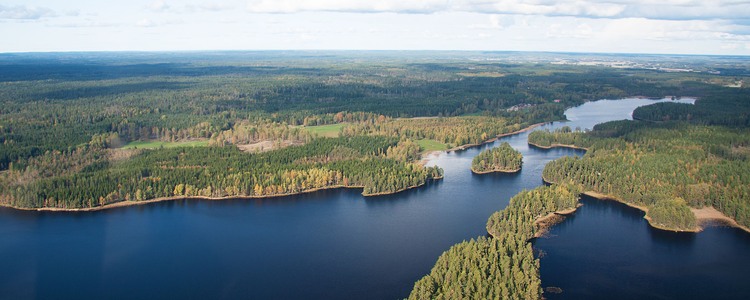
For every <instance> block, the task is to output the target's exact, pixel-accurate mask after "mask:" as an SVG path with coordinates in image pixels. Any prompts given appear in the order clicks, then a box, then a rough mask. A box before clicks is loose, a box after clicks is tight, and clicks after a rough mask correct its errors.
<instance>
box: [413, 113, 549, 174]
mask: <svg viewBox="0 0 750 300" xmlns="http://www.w3.org/2000/svg"><path fill="white" fill-rule="evenodd" d="M551 122H554V121H551ZM551 122H541V123H536V124H532V125H529V126H528V127H525V128H522V129H519V130H516V131H513V132H508V133H502V134H498V135H497V136H495V137H493V138H491V139H489V140H486V141H484V142H481V143H478V144H465V145H461V146H456V147H453V148H450V149H446V150H432V151H427V152H425V153H422V159H421V160H420V162H419V163H420V164H421V165H423V166H424V165H426V164H427V163H428V162H429V161H430V159H431V158H430V157H429V156H431V155H433V154H434V155H435V156H440V154H441V153H450V152H456V151H464V150H467V149H470V148H473V147H479V146H482V145H484V144H489V143H492V142H495V141H497V140H499V139H501V138H503V137H506V136H511V135H516V134H519V133H522V132H526V131H529V130H532V129H534V128H536V127H539V126H542V125H544V124H547V123H551ZM519 171H520V170H519Z"/></svg>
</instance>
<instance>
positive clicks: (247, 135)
mask: <svg viewBox="0 0 750 300" xmlns="http://www.w3.org/2000/svg"><path fill="white" fill-rule="evenodd" d="M313 138H314V137H313V135H312V134H311V133H310V132H309V131H307V130H304V129H302V128H300V127H292V126H289V125H286V124H283V123H278V122H271V121H255V122H250V121H246V120H245V121H240V122H238V123H236V124H234V126H232V128H231V129H228V130H224V131H221V132H219V133H214V134H212V135H211V137H210V139H209V145H218V146H224V145H229V144H232V145H242V144H252V143H257V142H261V141H269V140H270V141H279V140H283V141H297V142H309V141H311V140H312V139H313Z"/></svg>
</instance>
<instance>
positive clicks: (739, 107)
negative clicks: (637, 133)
mask: <svg viewBox="0 0 750 300" xmlns="http://www.w3.org/2000/svg"><path fill="white" fill-rule="evenodd" d="M748 94H750V89H747V88H726V89H725V90H722V91H721V92H717V93H715V94H712V95H710V96H707V97H704V98H699V99H698V100H696V101H695V104H682V103H672V102H662V103H656V104H653V105H647V106H642V107H639V108H637V109H636V110H635V111H634V112H633V118H635V119H638V120H646V121H662V122H663V121H687V122H691V123H695V124H703V125H723V126H733V127H750V101H748V96H747V95H748Z"/></svg>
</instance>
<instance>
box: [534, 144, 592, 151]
mask: <svg viewBox="0 0 750 300" xmlns="http://www.w3.org/2000/svg"><path fill="white" fill-rule="evenodd" d="M527 143H528V144H529V145H531V146H534V147H537V148H540V149H546V150H549V149H552V148H570V149H577V150H584V151H588V150H589V149H588V148H584V147H578V146H576V145H568V144H552V145H549V146H542V145H538V144H535V143H532V142H527Z"/></svg>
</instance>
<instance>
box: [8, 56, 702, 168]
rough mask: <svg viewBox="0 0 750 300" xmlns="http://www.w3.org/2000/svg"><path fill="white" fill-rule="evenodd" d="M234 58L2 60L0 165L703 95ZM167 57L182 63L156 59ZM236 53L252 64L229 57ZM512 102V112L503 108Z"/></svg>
mask: <svg viewBox="0 0 750 300" xmlns="http://www.w3.org/2000/svg"><path fill="white" fill-rule="evenodd" d="M255 55H257V57H256V56H255ZM274 55H278V56H274ZM105 56H106V55H105ZM355 56H356V55H355ZM155 57H159V55H156V56H155ZM244 57H245V59H244V60H226V59H222V58H221V56H216V57H213V58H212V59H205V58H200V57H194V56H174V55H171V54H170V55H169V56H168V57H161V58H160V59H156V60H154V58H153V57H152V58H144V57H129V56H126V57H125V58H123V57H122V56H118V57H115V56H112V57H107V58H103V57H102V58H99V59H97V60H95V61H91V60H90V58H89V57H78V59H80V61H77V60H76V56H75V55H71V57H70V58H68V59H65V62H61V61H58V60H57V59H56V58H50V59H38V58H34V59H31V60H26V59H21V58H19V59H18V60H15V59H14V58H12V57H8V58H5V60H4V61H3V67H2V71H0V81H2V82H3V84H2V85H0V104H2V105H0V170H4V169H7V167H8V165H9V164H10V162H15V163H19V162H20V160H25V159H28V158H29V157H34V156H38V155H42V154H44V153H45V152H46V151H54V150H56V151H61V152H64V151H69V150H71V149H74V148H76V147H77V146H78V145H80V144H83V143H86V142H88V141H89V140H90V139H91V137H92V136H93V135H94V134H108V133H117V134H118V135H119V137H120V138H121V139H122V143H126V142H129V141H134V140H148V139H155V140H162V141H177V140H186V139H208V138H210V137H212V136H214V135H215V134H219V133H220V132H225V131H227V130H232V129H235V130H236V129H237V128H234V126H235V124H239V123H242V122H243V120H247V121H249V122H250V123H255V122H265V121H268V120H270V121H271V122H277V123H282V124H286V125H289V126H296V125H321V124H331V123H340V122H352V123H362V122H377V121H378V120H382V119H383V118H385V117H393V118H396V117H415V116H443V117H449V116H460V115H465V114H483V115H491V116H498V117H502V118H505V119H506V120H507V123H509V124H516V123H518V124H531V123H536V122H543V121H552V120H557V119H561V118H562V117H563V115H562V112H563V110H564V108H565V107H569V106H573V105H577V104H580V103H583V102H584V101H586V100H591V99H600V98H618V97H625V96H632V95H643V94H646V95H649V96H664V95H692V96H703V95H705V94H706V93H707V92H706V91H710V90H713V89H714V86H713V85H711V84H708V83H705V84H704V83H696V78H694V77H696V76H698V77H705V76H707V75H696V74H690V75H689V76H688V75H681V76H677V77H675V76H676V75H673V74H660V73H657V72H651V71H642V72H634V71H632V70H628V71H627V72H625V71H621V70H616V69H601V68H589V67H581V66H556V65H546V64H490V63H479V62H467V61H465V60H459V61H456V62H447V61H444V60H440V59H427V60H423V59H424V58H420V59H419V61H418V62H415V61H410V60H409V58H402V59H394V58H393V57H391V58H389V59H388V60H386V61H380V60H378V59H373V58H367V57H357V58H356V59H355V60H351V59H350V58H347V57H346V55H343V56H338V55H337V59H340V61H337V62H335V63H334V62H332V61H331V60H330V58H323V57H318V58H309V57H304V58H302V57H295V56H294V55H284V54H257V53H256V54H250V55H245V56H244ZM175 59H176V60H182V61H177V62H175V63H163V61H174V60H175ZM412 59H413V58H412ZM245 60H247V61H252V63H250V62H246V63H238V61H245ZM144 61H145V62H148V63H143V62H144ZM482 74H501V75H502V76H484V75H482ZM659 79H669V80H659ZM555 100H559V103H556V102H555ZM514 106H519V107H524V108H523V109H519V110H511V111H509V110H508V108H510V107H514ZM264 120H265V121H264ZM488 134H489V133H488ZM224 141H226V140H224ZM224 141H221V142H224ZM450 143H454V144H458V143H456V141H455V140H451V141H450Z"/></svg>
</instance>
